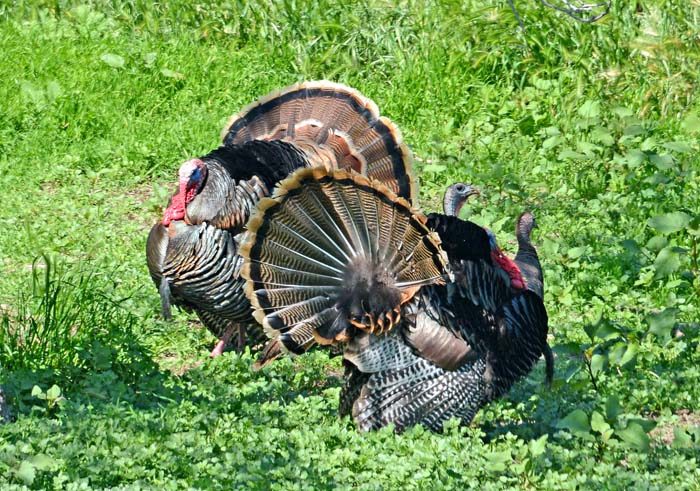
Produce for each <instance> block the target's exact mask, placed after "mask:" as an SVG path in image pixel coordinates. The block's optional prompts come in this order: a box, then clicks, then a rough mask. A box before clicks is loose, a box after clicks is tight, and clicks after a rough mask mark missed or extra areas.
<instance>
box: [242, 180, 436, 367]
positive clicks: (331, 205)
mask: <svg viewBox="0 0 700 491" xmlns="http://www.w3.org/2000/svg"><path fill="white" fill-rule="evenodd" d="M439 244H440V240H439V238H438V236H437V234H435V233H434V232H431V231H430V230H429V229H428V228H427V227H426V226H425V218H424V217H423V216H422V215H419V214H418V213H416V212H415V211H414V210H413V209H412V208H411V206H410V205H409V203H408V202H407V201H406V200H405V199H403V198H400V197H398V196H396V195H395V194H394V193H393V192H391V191H390V190H389V189H387V188H386V187H385V186H383V185H382V184H380V183H378V182H376V181H371V180H369V179H367V178H365V177H363V176H360V175H358V174H355V173H348V172H345V171H328V170H325V169H322V168H312V169H301V170H299V171H296V172H295V173H294V174H292V176H291V177H289V178H288V179H286V180H284V181H282V182H281V183H280V185H279V187H278V188H277V190H276V192H275V195H274V196H273V198H272V199H264V200H262V201H261V202H260V204H259V206H258V212H257V214H256V215H255V216H254V217H253V218H252V219H251V220H250V222H249V223H248V234H247V236H246V239H245V242H244V243H243V245H242V246H241V249H240V254H241V256H243V258H244V264H243V268H242V270H241V275H242V276H243V277H244V278H245V279H246V286H245V291H246V294H247V295H248V298H249V299H250V300H251V303H252V305H253V308H254V316H255V318H256V319H257V320H258V322H260V323H261V324H262V325H263V326H264V327H265V329H266V330H267V332H268V335H270V336H271V337H279V339H280V341H281V342H282V345H283V347H284V348H285V349H286V350H288V351H290V352H293V353H302V352H304V351H306V350H308V349H309V348H310V347H311V346H312V345H313V344H315V343H319V344H332V343H335V342H339V341H347V340H349V339H350V338H351V337H352V335H353V334H354V333H356V332H358V331H357V330H358V329H359V330H360V331H365V332H371V333H374V334H382V333H383V332H386V331H388V330H389V329H391V328H392V327H393V326H394V325H395V324H396V323H397V322H398V321H399V319H400V317H401V308H400V307H401V305H402V304H403V303H405V302H406V301H408V300H410V298H411V297H412V296H413V295H414V294H415V293H416V291H418V289H419V288H420V287H421V286H423V285H428V284H440V283H443V282H444V280H443V275H444V274H446V268H447V266H446V265H447V256H446V255H445V253H444V252H443V251H442V250H441V249H440V246H439Z"/></svg>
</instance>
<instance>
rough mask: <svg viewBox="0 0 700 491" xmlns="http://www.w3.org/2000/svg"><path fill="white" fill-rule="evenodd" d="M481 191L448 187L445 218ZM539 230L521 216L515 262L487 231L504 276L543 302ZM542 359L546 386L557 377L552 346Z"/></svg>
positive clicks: (531, 217) (530, 218)
mask: <svg viewBox="0 0 700 491" xmlns="http://www.w3.org/2000/svg"><path fill="white" fill-rule="evenodd" d="M479 194H480V191H479V189H478V188H476V187H474V186H472V185H471V184H467V183H462V182H457V183H454V184H451V185H450V186H448V187H447V189H446V191H445V194H444V197H443V203H442V206H443V212H444V214H445V215H449V216H454V217H457V216H459V211H460V209H461V208H462V206H463V205H464V203H466V202H467V200H468V199H469V198H470V197H471V196H476V195H479ZM536 227H537V222H536V221H535V216H534V215H533V214H532V213H531V212H529V211H525V212H523V213H521V214H520V216H519V217H518V220H517V221H516V225H515V235H516V238H517V240H518V252H517V254H516V256H515V259H514V260H513V261H510V260H509V259H508V258H506V257H505V254H504V253H503V251H502V250H501V248H500V247H499V246H498V243H497V242H496V236H495V235H494V234H493V232H492V231H491V230H486V233H487V234H488V237H489V245H490V247H491V253H492V255H493V258H494V262H495V263H496V264H498V265H501V266H502V267H503V269H504V273H508V271H510V274H509V278H511V285H512V286H513V287H514V288H516V289H522V288H527V289H528V290H530V291H532V292H534V293H535V294H536V295H537V296H538V297H540V298H541V299H543V300H544V280H543V277H542V266H541V264H540V260H539V256H538V254H537V249H535V246H533V245H532V242H531V241H530V236H531V234H532V229H533V228H536ZM543 356H544V359H545V376H546V379H545V381H546V383H547V385H551V383H552V379H553V378H554V355H553V354H552V349H551V348H550V346H549V344H547V345H545V347H544V352H543Z"/></svg>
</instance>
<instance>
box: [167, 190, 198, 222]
mask: <svg viewBox="0 0 700 491" xmlns="http://www.w3.org/2000/svg"><path fill="white" fill-rule="evenodd" d="M194 194H195V193H194V189H192V188H190V189H187V182H186V181H180V190H179V191H178V193H177V194H176V195H175V196H173V197H172V199H171V200H170V206H168V208H167V209H166V210H165V213H164V214H163V221H162V222H161V223H162V224H163V225H165V226H166V227H167V226H168V225H170V222H171V221H173V220H182V219H183V218H185V206H187V203H189V202H190V201H192V198H194Z"/></svg>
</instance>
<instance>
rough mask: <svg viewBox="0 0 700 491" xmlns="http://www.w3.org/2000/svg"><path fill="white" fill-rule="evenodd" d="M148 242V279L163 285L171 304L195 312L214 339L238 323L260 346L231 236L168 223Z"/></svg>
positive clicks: (154, 231)
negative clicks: (165, 286) (243, 326)
mask: <svg viewBox="0 0 700 491" xmlns="http://www.w3.org/2000/svg"><path fill="white" fill-rule="evenodd" d="M163 231H165V233H163ZM148 241H149V244H151V247H147V250H148V251H149V254H148V257H149V270H150V271H151V275H152V277H153V279H154V281H155V282H156V284H160V282H165V283H167V285H168V291H169V295H170V296H171V297H172V301H173V303H176V304H178V305H181V306H183V307H185V308H186V309H193V310H195V311H196V313H197V315H198V316H199V317H200V319H201V320H202V322H203V323H204V325H205V326H206V327H207V328H208V329H209V330H210V331H211V332H212V333H213V334H214V335H215V336H217V337H221V336H222V335H223V332H224V331H225V330H226V329H227V328H228V327H229V326H230V325H231V324H232V323H237V324H238V323H242V324H246V325H248V326H249V328H248V329H247V330H248V332H249V333H250V334H251V336H252V340H253V341H254V342H255V343H256V344H257V343H259V342H260V340H261V333H262V329H261V328H260V327H259V326H258V325H257V324H256V323H255V322H254V320H253V317H252V312H251V309H250V303H249V302H248V299H247V298H246V297H245V294H244V291H243V287H244V282H243V280H242V278H240V268H241V265H242V259H241V258H240V256H237V255H236V254H235V252H236V249H237V245H236V243H235V240H234V238H233V237H232V236H231V234H229V233H228V232H226V231H224V230H220V229H218V228H216V227H213V226H210V225H208V224H201V225H187V224H186V223H185V222H183V221H173V222H171V223H170V226H169V227H167V228H166V227H163V226H162V225H161V224H156V225H155V226H154V227H153V229H152V232H151V234H150V235H149V239H148ZM155 251H157V252H158V253H159V254H156V253H155ZM156 256H158V258H157V259H156ZM161 291H162V290H161ZM169 300H171V299H169Z"/></svg>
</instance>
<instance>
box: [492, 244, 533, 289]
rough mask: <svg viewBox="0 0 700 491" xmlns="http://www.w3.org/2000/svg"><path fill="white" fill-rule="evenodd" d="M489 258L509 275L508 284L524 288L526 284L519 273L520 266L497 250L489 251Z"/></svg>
mask: <svg viewBox="0 0 700 491" xmlns="http://www.w3.org/2000/svg"><path fill="white" fill-rule="evenodd" d="M491 259H493V261H494V262H495V263H496V264H497V265H498V266H499V267H500V268H501V269H502V270H503V271H505V272H506V273H508V276H509V277H510V286H512V287H513V288H515V289H516V290H525V289H527V285H525V280H524V279H523V275H522V274H521V273H520V268H518V265H517V264H515V262H514V261H513V260H512V259H510V258H509V257H507V256H506V255H505V254H503V253H502V252H501V251H500V250H499V251H491Z"/></svg>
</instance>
